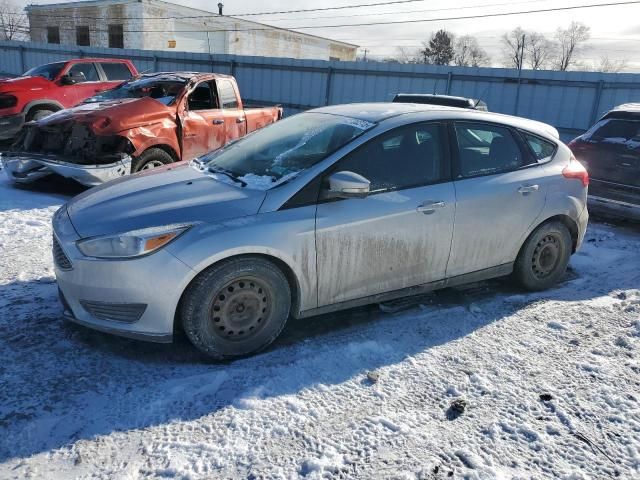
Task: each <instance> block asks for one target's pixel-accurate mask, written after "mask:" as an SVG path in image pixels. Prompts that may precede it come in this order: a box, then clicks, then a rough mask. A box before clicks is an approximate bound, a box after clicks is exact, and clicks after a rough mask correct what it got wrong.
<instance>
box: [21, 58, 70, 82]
mask: <svg viewBox="0 0 640 480" xmlns="http://www.w3.org/2000/svg"><path fill="white" fill-rule="evenodd" d="M64 63H65V62H56V63H48V64H47V65H41V66H39V67H35V68H32V69H31V70H27V71H26V72H25V73H24V75H22V76H23V77H43V78H46V79H47V80H53V79H54V78H56V77H57V76H58V74H59V73H60V70H62V68H63V67H64Z"/></svg>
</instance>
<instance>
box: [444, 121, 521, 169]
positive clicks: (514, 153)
mask: <svg viewBox="0 0 640 480" xmlns="http://www.w3.org/2000/svg"><path fill="white" fill-rule="evenodd" d="M455 130H456V138H457V140H458V151H459V156H460V176H461V177H464V178H467V177H475V176H478V175H492V174H496V173H501V172H507V171H509V170H515V169H517V168H520V167H521V166H522V164H523V155H522V151H521V150H520V147H519V146H518V142H517V141H516V139H515V137H514V136H513V134H512V133H511V130H509V129H508V128H504V127H500V126H497V125H489V124H481V123H457V124H456V126H455Z"/></svg>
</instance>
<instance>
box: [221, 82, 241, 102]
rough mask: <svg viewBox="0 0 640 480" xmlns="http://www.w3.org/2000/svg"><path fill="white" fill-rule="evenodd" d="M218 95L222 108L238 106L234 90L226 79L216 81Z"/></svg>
mask: <svg viewBox="0 0 640 480" xmlns="http://www.w3.org/2000/svg"><path fill="white" fill-rule="evenodd" d="M218 95H219V97H220V103H221V104H222V108H238V98H237V97H236V91H235V90H234V88H233V85H231V82H230V81H228V80H220V81H218Z"/></svg>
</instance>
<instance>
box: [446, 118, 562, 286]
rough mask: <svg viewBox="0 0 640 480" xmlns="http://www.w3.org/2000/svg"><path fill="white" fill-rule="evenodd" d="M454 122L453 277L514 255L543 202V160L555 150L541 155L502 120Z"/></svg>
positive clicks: (450, 271)
mask: <svg viewBox="0 0 640 480" xmlns="http://www.w3.org/2000/svg"><path fill="white" fill-rule="evenodd" d="M450 128H451V132H452V136H453V138H454V139H455V140H456V141H455V142H453V143H454V152H455V157H456V162H455V169H454V177H455V179H456V180H455V182H454V186H455V191H456V200H457V203H456V218H455V227H454V232H453V241H452V245H451V257H450V259H449V265H448V267H447V277H455V276H457V275H462V274H465V273H472V272H477V271H480V270H484V269H487V268H490V267H495V266H499V265H502V264H506V263H510V262H512V261H514V260H515V257H516V256H517V253H518V250H519V248H520V246H521V244H522V241H523V234H524V233H525V232H526V231H527V230H528V229H529V227H530V226H531V225H532V224H533V223H534V222H535V220H536V219H537V218H538V216H539V215H540V214H541V213H542V210H543V208H544V204H545V197H546V193H547V180H546V178H545V177H546V175H545V167H544V162H545V161H548V160H550V159H551V155H547V157H548V158H545V159H541V160H540V161H538V160H537V159H536V158H535V157H534V155H533V153H532V151H531V149H530V148H529V147H528V146H527V145H526V143H525V142H524V140H523V137H522V136H521V134H520V133H519V132H517V131H515V130H512V129H510V128H507V127H504V126H501V125H496V124H489V123H479V122H455V123H454V124H452V125H451V127H450ZM540 140H542V139H540ZM545 142H546V141H545ZM546 143H549V142H546ZM553 150H554V151H555V148H554V149H553Z"/></svg>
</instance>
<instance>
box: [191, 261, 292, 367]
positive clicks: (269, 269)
mask: <svg viewBox="0 0 640 480" xmlns="http://www.w3.org/2000/svg"><path fill="white" fill-rule="evenodd" d="M290 308H291V289H290V287H289V282H288V281H287V278H286V277H285V276H284V274H283V273H282V271H281V270H280V269H279V268H278V267H277V266H275V265H274V264H273V263H271V262H269V261H268V260H264V259H262V258H258V257H246V258H238V259H232V260H227V261H223V262H221V263H219V264H217V265H214V266H213V267H211V268H209V269H208V270H205V271H204V272H203V273H201V274H200V276H199V277H197V278H196V280H194V282H193V283H192V284H191V285H190V286H189V287H188V288H187V291H186V292H185V296H184V298H183V301H182V306H181V309H180V313H181V318H182V325H183V328H184V331H185V333H186V334H187V336H188V337H189V339H190V340H191V343H193V344H194V345H195V346H196V347H197V348H198V349H199V350H201V351H202V352H204V353H205V354H207V355H209V356H210V357H213V358H216V359H225V358H233V357H240V356H244V355H249V354H252V353H256V352H258V351H260V350H262V349H263V348H265V347H266V346H267V345H269V344H270V343H271V342H273V341H274V340H275V339H276V337H277V336H278V335H279V334H280V332H281V331H282V329H283V328H284V325H285V323H286V322H287V319H288V317H289V310H290Z"/></svg>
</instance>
